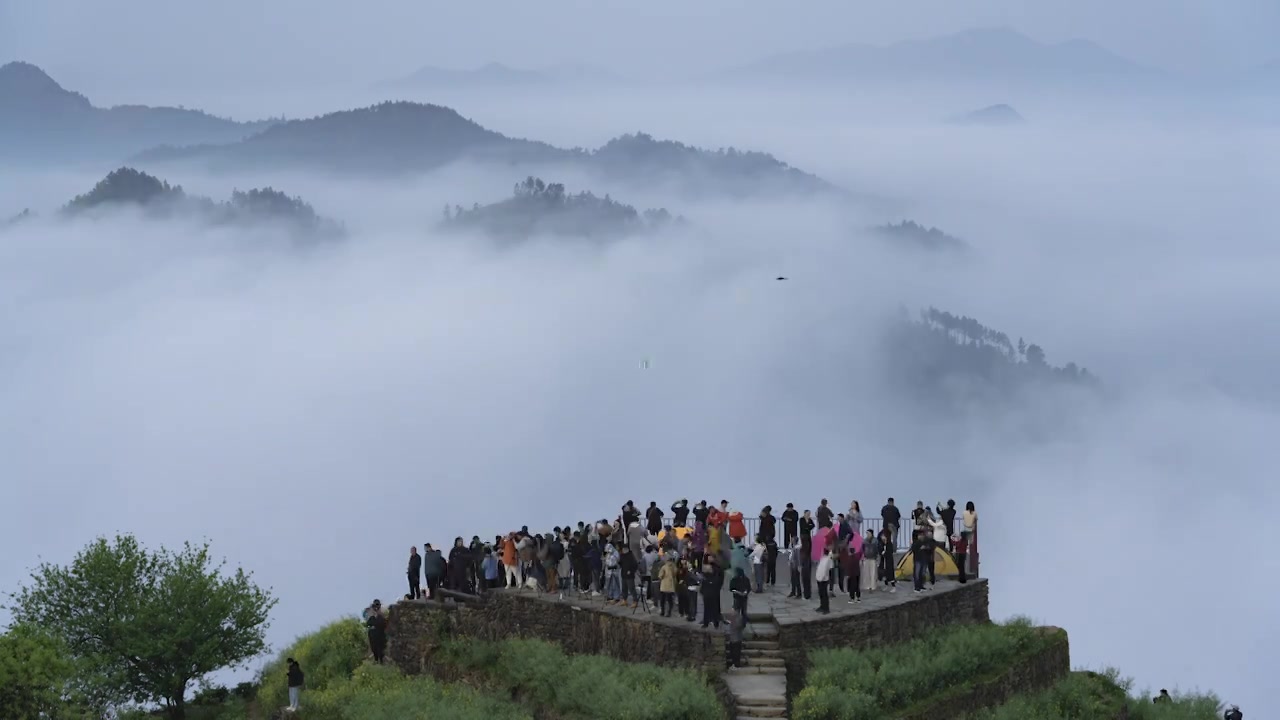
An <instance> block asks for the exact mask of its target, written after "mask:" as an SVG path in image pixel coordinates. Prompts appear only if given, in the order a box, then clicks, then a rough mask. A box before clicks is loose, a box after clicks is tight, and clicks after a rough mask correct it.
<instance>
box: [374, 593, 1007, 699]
mask: <svg viewBox="0 0 1280 720" xmlns="http://www.w3.org/2000/svg"><path fill="white" fill-rule="evenodd" d="M449 595H451V596H453V597H454V598H456V600H455V599H452V598H451V599H448V600H445V601H436V600H400V601H398V602H397V603H395V605H393V606H392V607H391V611H390V614H389V617H388V621H389V624H388V635H389V644H388V647H387V657H388V658H389V659H390V660H391V662H393V663H395V664H396V665H397V666H399V667H400V668H401V669H402V670H404V671H405V672H408V673H411V674H417V673H429V672H430V655H431V653H432V650H433V647H434V646H435V645H436V643H438V642H439V638H440V633H441V631H442V630H443V629H447V630H448V632H449V633H450V634H452V635H456V636H461V637H473V638H477V639H483V640H501V639H506V638H537V639H541V640H546V641H548V642H552V643H556V644H558V645H560V646H561V647H562V648H563V649H564V650H565V652H568V653H577V654H599V655H608V656H611V657H614V658H617V659H619V660H623V661H628V662H647V663H653V664H656V665H664V666H669V667H692V668H698V669H701V670H705V671H707V672H708V674H709V676H710V677H711V678H712V682H713V685H715V686H716V688H717V691H719V692H720V693H721V694H722V696H723V698H724V700H725V704H726V705H727V706H729V707H730V709H731V710H733V711H734V712H735V715H734V716H735V717H738V718H764V717H786V713H787V701H788V698H789V697H794V695H795V694H796V693H798V692H799V690H800V689H801V688H802V687H803V685H804V678H805V674H806V671H807V669H808V652H809V651H810V650H813V649H816V648H840V647H851V648H871V647H877V646H881V645H887V644H893V643H900V642H905V641H908V640H911V639H913V638H916V637H920V636H921V635H923V634H925V633H927V632H928V631H929V630H930V629H932V628H936V627H939V626H943V625H950V624H954V623H973V622H989V621H990V615H989V612H988V605H987V602H988V586H987V581H986V579H973V580H970V581H969V582H967V583H960V582H959V581H957V580H954V579H950V578H946V579H944V578H939V580H938V583H937V585H935V586H933V587H932V589H930V590H927V591H925V592H922V593H916V592H914V591H912V589H911V585H910V583H905V584H902V583H900V584H899V587H898V589H897V592H892V593H891V592H889V591H888V590H887V589H880V590H876V591H875V592H870V593H863V600H862V602H860V603H852V604H850V603H849V602H848V599H849V596H848V593H840V592H837V593H834V594H833V595H832V597H831V600H830V608H831V612H830V614H827V615H824V614H820V613H818V612H817V610H816V608H817V606H818V598H817V595H816V593H815V595H814V597H813V598H812V599H810V600H804V599H795V598H788V597H787V586H786V585H778V586H776V587H773V588H769V587H766V588H765V592H763V593H759V594H757V593H752V594H751V596H750V600H749V601H748V605H747V609H748V625H747V628H746V630H745V631H744V638H743V639H744V656H745V657H746V660H747V666H746V667H744V668H732V669H729V670H726V669H725V643H726V625H725V624H724V623H722V624H721V626H720V628H719V629H716V628H715V627H714V626H711V627H707V628H702V627H701V626H700V622H701V618H702V616H701V610H702V608H701V605H702V603H701V598H699V615H698V621H696V622H690V621H688V620H686V619H684V618H683V617H679V616H672V617H663V616H661V615H660V614H659V613H658V609H657V607H656V605H654V604H651V605H650V611H649V612H647V613H646V612H645V611H644V609H643V608H639V609H634V608H630V607H625V606H622V605H610V604H606V603H605V602H604V599H603V598H604V596H603V595H601V596H597V597H591V596H590V595H587V594H577V593H567V594H566V595H565V598H564V599H563V600H561V599H560V598H559V596H558V595H556V594H553V593H540V592H537V591H535V590H529V589H524V590H518V589H500V590H493V591H490V592H489V593H488V594H486V595H484V596H479V597H477V596H470V595H460V594H456V593H450V594H449ZM721 607H722V608H723V616H724V617H726V618H728V617H730V616H731V615H732V613H733V610H732V607H733V604H732V602H731V599H730V595H729V593H728V592H727V591H725V592H724V593H723V597H722V600H721Z"/></svg>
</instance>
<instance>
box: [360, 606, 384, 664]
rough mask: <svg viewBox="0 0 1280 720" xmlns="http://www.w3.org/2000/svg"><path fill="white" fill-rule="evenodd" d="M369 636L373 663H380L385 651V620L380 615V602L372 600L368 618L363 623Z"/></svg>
mask: <svg viewBox="0 0 1280 720" xmlns="http://www.w3.org/2000/svg"><path fill="white" fill-rule="evenodd" d="M364 626H365V629H366V631H367V632H368V634H369V651H370V652H372V653H373V661H374V662H376V663H381V662H382V659H383V656H384V653H385V652H386V651H387V618H386V616H385V615H383V614H382V601H381V600H374V601H373V606H372V607H370V608H369V617H367V618H366V619H365V621H364Z"/></svg>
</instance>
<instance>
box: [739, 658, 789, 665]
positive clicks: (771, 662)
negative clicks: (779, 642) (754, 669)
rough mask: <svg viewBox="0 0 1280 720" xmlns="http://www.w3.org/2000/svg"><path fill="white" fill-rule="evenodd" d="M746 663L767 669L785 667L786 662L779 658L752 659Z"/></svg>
mask: <svg viewBox="0 0 1280 720" xmlns="http://www.w3.org/2000/svg"><path fill="white" fill-rule="evenodd" d="M748 662H750V663H751V664H752V665H761V666H764V665H768V666H769V667H786V665H787V661H786V660H783V659H782V658H780V657H753V658H749V659H748Z"/></svg>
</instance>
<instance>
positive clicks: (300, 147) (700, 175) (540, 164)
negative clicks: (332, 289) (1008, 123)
mask: <svg viewBox="0 0 1280 720" xmlns="http://www.w3.org/2000/svg"><path fill="white" fill-rule="evenodd" d="M136 160H137V161H138V162H142V163H196V164H198V165H200V166H203V167H206V168H209V169H215V170H220V169H240V168H245V167H254V168H261V167H270V168H281V167H294V168H308V169H314V170H324V171H330V172H355V173H383V174H393V173H416V172H425V171H431V170H435V169H438V168H441V167H444V166H446V165H448V164H450V163H454V162H459V161H463V160H467V161H475V162H480V163H489V164H496V165H501V166H519V167H524V168H527V169H528V170H529V171H530V172H531V173H536V174H543V173H544V172H547V171H554V170H556V169H557V168H561V167H572V168H578V169H583V170H586V171H588V172H591V173H595V174H597V175H599V176H601V177H603V178H606V179H609V180H615V181H623V182H644V183H654V182H672V183H676V184H680V185H682V186H683V187H684V188H686V189H688V190H690V191H699V192H715V193H724V194H732V195H750V194H755V193H758V192H762V191H763V192H768V191H777V190H784V191H786V190H789V191H797V192H839V189H838V188H836V187H835V186H833V185H831V184H829V183H827V182H826V181H824V180H821V179H820V178H818V177H815V176H813V175H810V174H808V173H805V172H803V171H801V170H798V169H796V168H793V167H791V166H790V165H788V164H786V163H785V162H782V161H781V160H778V159H777V158H775V157H773V156H772V155H769V154H767V153H761V152H744V151H739V150H737V149H734V148H727V149H722V150H716V151H711V150H704V149H701V148H695V147H691V146H688V145H685V144H683V143H679V142H674V141H670V140H657V139H655V138H654V137H653V136H651V135H647V134H645V133H634V134H630V135H623V136H620V137H617V138H614V139H613V140H610V141H609V142H608V143H606V144H605V145H603V146H601V147H600V148H598V149H596V150H584V149H581V148H573V149H565V148H559V147H555V146H553V145H550V144H547V143H544V142H539V141H535V140H526V139H522V138H513V137H509V136H507V135H503V134H501V133H498V132H495V131H493V130H489V129H487V128H484V127H482V126H481V125H479V124H478V123H476V122H475V121H473V120H470V119H468V118H465V117H463V116H462V115H461V114H459V113H458V112H457V111H456V110H453V109H452V108H447V107H443V106H440V105H425V104H420V103H411V102H404V101H398V102H386V103H382V104H379V105H374V106H371V107H367V108H360V109H356V110H344V111H340V112H335V113H329V114H327V115H321V116H319V117H314V118H310V119H307V120H291V121H288V122H284V123H280V124H278V125H275V126H272V127H270V128H268V129H267V130H265V131H263V132H261V133H259V134H257V135H254V136H252V137H249V138H247V139H245V140H242V141H240V142H236V143H231V144H225V145H199V146H190V147H173V146H168V147H160V148H154V149H152V150H149V151H147V152H144V153H141V154H140V155H138V156H137V157H136Z"/></svg>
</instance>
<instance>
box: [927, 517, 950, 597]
mask: <svg viewBox="0 0 1280 720" xmlns="http://www.w3.org/2000/svg"><path fill="white" fill-rule="evenodd" d="M925 520H926V521H928V523H929V526H930V527H931V528H933V552H931V553H929V584H930V585H935V584H937V578H935V577H934V574H933V571H934V562H935V559H936V557H937V555H938V550H937V549H938V548H940V547H946V546H947V524H946V523H944V522H942V520H940V519H939V518H937V517H935V516H934V514H933V510H932V509H927V510H925Z"/></svg>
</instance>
